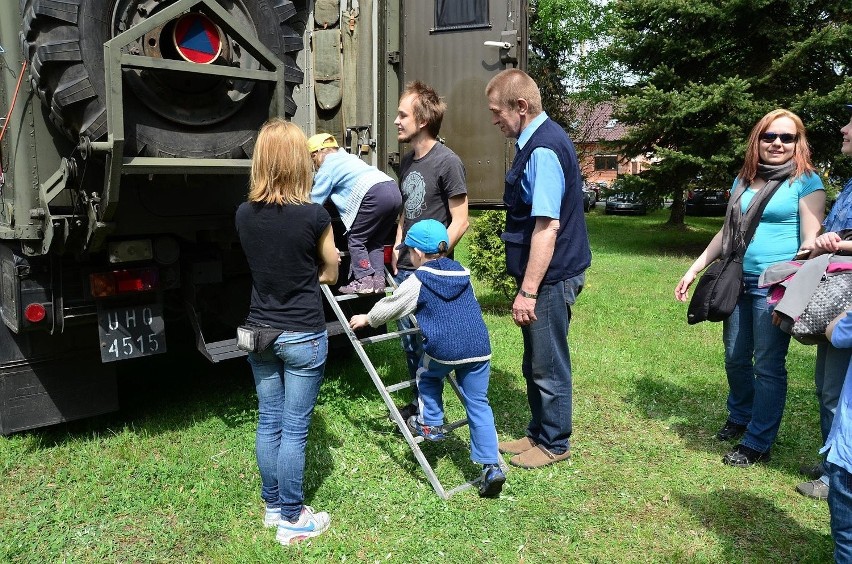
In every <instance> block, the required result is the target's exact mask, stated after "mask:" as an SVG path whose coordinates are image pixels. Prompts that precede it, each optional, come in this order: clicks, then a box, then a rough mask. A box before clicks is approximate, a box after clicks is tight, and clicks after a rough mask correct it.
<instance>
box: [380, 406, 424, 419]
mask: <svg viewBox="0 0 852 564" xmlns="http://www.w3.org/2000/svg"><path fill="white" fill-rule="evenodd" d="M396 410H397V411H399V414H400V415H401V416H402V420H403V421H408V420H409V419H411V416H412V415H420V408H419V407H417V404H416V403H414V402H412V403H407V404H405V405H403V406H402V407H397V408H396ZM388 421H393V417H391V414H390V413H388Z"/></svg>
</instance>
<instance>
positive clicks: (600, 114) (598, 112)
mask: <svg viewBox="0 0 852 564" xmlns="http://www.w3.org/2000/svg"><path fill="white" fill-rule="evenodd" d="M612 112H613V104H612V102H601V103H600V104H597V105H596V106H594V107H593V108H591V110H589V111H588V112H586V111H584V110H580V114H579V115H578V116H577V117H579V118H580V119H581V120H582V122H583V126H582V129H583V132H584V135H583V139H584V141H586V142H590V143H594V142H597V141H618V140H619V139H621V138H622V137H623V136H624V133H625V127H624V125H623V124H622V123H621V122H620V121H618V120H615V119H613V118H612Z"/></svg>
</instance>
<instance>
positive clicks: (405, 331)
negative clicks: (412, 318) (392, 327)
mask: <svg viewBox="0 0 852 564" xmlns="http://www.w3.org/2000/svg"><path fill="white" fill-rule="evenodd" d="M415 333H420V329H418V328H417V327H412V328H411V329H403V330H402V331H391V332H389V333H384V334H382V335H376V336H375V337H364V338H363V339H358V342H359V343H361V344H362V345H372V344H374V343H381V342H382V341H390V340H391V339H398V338H399V337H402V336H403V335H414V334H415Z"/></svg>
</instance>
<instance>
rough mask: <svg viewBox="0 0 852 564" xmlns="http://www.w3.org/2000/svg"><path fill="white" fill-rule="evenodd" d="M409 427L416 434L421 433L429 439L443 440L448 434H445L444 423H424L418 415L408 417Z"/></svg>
mask: <svg viewBox="0 0 852 564" xmlns="http://www.w3.org/2000/svg"><path fill="white" fill-rule="evenodd" d="M408 429H409V430H410V431H411V432H412V433H414V434H415V435H420V436H421V437H423V438H424V439H426V440H428V441H443V440H444V439H445V438H447V436H446V435H445V434H444V433H445V431H444V426H443V425H435V426H430V425H423V424H422V423H420V422H419V421H418V420H417V416H416V415H412V416H411V417H409V418H408Z"/></svg>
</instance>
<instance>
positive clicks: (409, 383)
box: [385, 380, 417, 393]
mask: <svg viewBox="0 0 852 564" xmlns="http://www.w3.org/2000/svg"><path fill="white" fill-rule="evenodd" d="M416 383H417V380H406V381H405V382H400V383H399V384H392V385H390V386H388V387H386V388H385V389H386V390H387V391H388V392H389V393H393V392H397V391H399V390H404V389H405V388H410V387H412V386H414V385H415V384H416Z"/></svg>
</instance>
